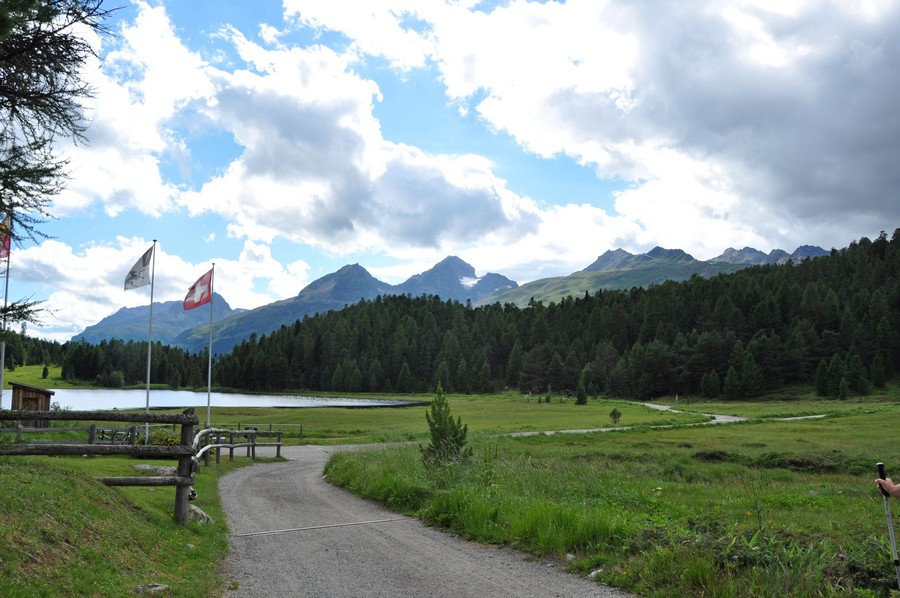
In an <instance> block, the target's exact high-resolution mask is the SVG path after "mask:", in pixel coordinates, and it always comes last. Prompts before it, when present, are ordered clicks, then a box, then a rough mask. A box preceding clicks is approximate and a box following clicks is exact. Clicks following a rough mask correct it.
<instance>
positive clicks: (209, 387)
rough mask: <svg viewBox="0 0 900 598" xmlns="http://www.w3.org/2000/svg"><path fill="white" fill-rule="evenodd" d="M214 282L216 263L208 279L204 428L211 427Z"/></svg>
mask: <svg viewBox="0 0 900 598" xmlns="http://www.w3.org/2000/svg"><path fill="white" fill-rule="evenodd" d="M215 281H216V263H215V262H213V265H212V275H211V276H210V277H209V366H208V367H207V371H206V427H207V428H209V427H211V426H210V424H209V412H210V404H211V400H210V397H211V396H212V339H213V301H214V300H215V295H213V287H214V286H215V283H216V282H215Z"/></svg>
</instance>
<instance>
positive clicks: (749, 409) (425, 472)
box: [0, 368, 900, 597]
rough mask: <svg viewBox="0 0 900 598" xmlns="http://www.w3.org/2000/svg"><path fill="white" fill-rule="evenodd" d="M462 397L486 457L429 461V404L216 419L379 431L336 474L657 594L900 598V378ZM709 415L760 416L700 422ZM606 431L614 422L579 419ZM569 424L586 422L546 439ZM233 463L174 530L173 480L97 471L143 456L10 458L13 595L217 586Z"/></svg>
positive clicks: (460, 405) (295, 430) (325, 436)
mask: <svg viewBox="0 0 900 598" xmlns="http://www.w3.org/2000/svg"><path fill="white" fill-rule="evenodd" d="M38 372H39V370H38ZM25 373H27V368H17V370H16V372H14V373H12V374H8V375H7V380H10V379H13V380H16V381H21V382H23V383H26V384H33V385H36V386H45V387H50V388H54V387H56V386H55V384H54V380H53V379H52V378H53V374H52V373H51V376H50V380H49V381H46V380H41V379H35V380H30V381H28V380H27V379H24V380H23V379H16V378H15V377H13V376H14V375H16V374H25ZM39 375H40V374H39V373H38V376H39ZM384 398H397V397H384ZM402 398H408V399H412V400H419V401H429V400H430V399H431V396H430V395H418V396H404V397H402ZM448 400H449V403H450V407H451V410H452V414H453V416H454V417H459V418H460V419H461V420H462V422H463V423H465V424H466V425H467V426H468V429H469V441H470V444H471V445H472V447H473V448H474V457H473V459H472V460H471V461H470V462H468V463H464V464H455V465H448V466H443V467H433V468H426V467H425V465H424V464H423V461H422V458H421V455H420V448H419V447H420V446H422V445H424V444H426V443H427V442H428V439H429V435H428V427H427V424H426V421H425V412H426V410H427V407H425V406H422V405H419V406H415V407H404V408H376V409H359V408H354V409H349V408H315V409H287V408H280V409H270V408H252V407H248V408H216V407H215V406H214V407H213V411H212V420H213V425H214V426H217V427H234V426H236V425H237V424H240V425H241V426H247V425H253V426H257V427H259V428H261V429H265V428H267V427H268V426H269V425H271V426H272V428H273V429H282V430H284V431H285V432H286V442H287V443H288V444H298V443H304V444H330V445H338V444H354V445H360V444H370V445H371V446H370V448H369V449H368V450H362V451H352V452H351V451H347V452H338V453H336V456H335V457H334V458H333V459H332V460H331V461H330V462H329V464H328V466H327V470H326V471H327V475H328V478H329V479H330V481H331V482H332V483H335V484H337V485H340V486H343V487H345V488H347V489H348V490H350V491H352V492H354V493H356V494H358V495H360V496H365V497H369V498H373V499H376V500H379V501H382V502H384V503H385V504H387V505H388V506H389V507H391V508H393V509H395V510H397V511H402V512H405V513H410V514H413V515H415V516H417V517H420V518H421V519H423V520H424V521H426V522H428V523H429V524H431V525H434V526H438V527H441V528H444V529H447V530H450V531H453V532H455V533H457V534H459V535H461V536H463V537H466V538H469V539H471V540H474V541H478V542H485V543H495V544H504V545H509V546H514V547H517V548H519V549H522V550H524V551H526V552H528V553H531V554H533V555H535V556H539V557H543V558H547V559H550V560H554V561H558V562H559V563H562V564H564V565H565V566H566V567H568V568H569V569H571V570H572V571H573V573H575V574H580V575H590V576H591V577H592V578H594V579H596V580H597V581H598V582H599V581H602V582H605V583H609V584H612V585H615V586H618V587H621V588H624V589H627V590H629V591H632V592H634V593H635V594H638V595H642V596H723V597H724V596H748V595H753V596H840V595H853V596H886V595H888V594H889V593H890V592H891V588H896V587H897V586H896V584H897V580H896V577H895V571H894V568H893V565H892V562H891V554H890V543H889V541H888V534H887V522H886V518H885V512H884V502H883V499H882V497H881V496H880V494H878V492H877V490H876V489H875V487H874V483H873V480H874V478H875V475H876V469H875V463H876V462H878V461H883V462H884V463H885V465H886V468H887V473H888V475H891V474H892V473H896V474H897V477H900V444H898V442H897V436H898V432H897V422H900V388H897V387H892V388H891V389H890V390H889V391H888V392H886V393H883V394H880V395H874V396H870V397H866V398H865V399H849V400H845V401H837V400H832V401H827V400H819V399H816V398H814V397H812V395H811V394H808V393H807V391H805V390H803V389H799V390H797V391H796V392H795V393H793V394H790V395H785V396H779V397H772V398H770V400H766V401H759V402H752V403H751V402H741V403H736V402H735V403H710V402H694V401H687V400H685V399H684V398H683V397H682V398H680V399H676V398H675V397H671V398H668V399H661V400H658V401H655V402H656V403H661V404H665V405H668V406H671V407H672V408H674V409H677V410H678V411H679V412H677V413H676V412H667V411H661V410H658V409H651V408H649V407H646V406H643V405H640V404H637V403H631V402H624V401H608V400H591V401H589V403H588V404H587V405H576V404H575V401H574V399H568V400H565V399H560V398H554V400H553V402H552V403H549V404H548V403H544V402H540V403H539V402H537V399H536V398H531V399H527V398H525V397H522V396H521V395H518V394H514V393H506V394H500V395H491V396H458V395H450V396H448ZM613 409H615V410H617V411H618V412H619V413H620V414H621V416H620V419H619V421H618V423H617V424H613V422H612V420H611V418H610V412H611V411H612V410H613ZM173 411H177V410H173ZM704 414H727V415H734V416H741V417H745V418H747V420H746V421H744V422H741V423H729V424H715V425H702V424H703V422H706V421H708V420H709V417H708V416H706V415H704ZM792 418H804V419H792ZM301 428H302V433H301ZM601 429H602V430H609V431H602V432H600V431H593V432H584V431H583V430H601ZM610 429H611V430H610ZM563 430H566V431H569V432H570V433H556V434H544V433H542V432H545V431H563ZM579 430H581V432H579ZM10 441H12V439H11V435H10V434H6V435H0V442H10ZM236 453H241V451H236ZM236 456H237V457H238V458H236V459H235V462H234V463H228V462H227V459H223V461H222V463H221V464H220V465H215V464H214V463H213V464H211V465H210V466H209V467H205V466H204V467H202V468H201V471H200V472H199V473H198V475H197V483H196V487H197V489H198V492H199V498H198V500H197V501H196V503H195V504H197V506H199V507H200V508H202V509H203V510H204V511H206V512H207V513H209V514H210V515H212V517H213V518H214V519H215V520H216V522H217V523H216V525H215V526H212V527H201V526H199V525H198V524H195V523H191V524H189V525H188V526H186V527H180V526H178V525H176V524H175V523H174V521H173V520H172V508H173V503H174V489H172V488H107V487H105V486H103V485H101V484H99V483H97V482H96V481H94V479H93V478H94V477H95V476H114V475H131V474H133V473H134V471H133V470H134V467H133V466H134V465H135V464H137V463H142V462H145V461H141V460H137V459H130V458H124V457H93V458H76V457H65V458H38V457H5V458H4V457H0V480H2V483H0V504H2V509H0V545H3V546H6V547H8V549H7V550H5V551H4V553H3V554H2V555H0V595H2V596H16V597H18V596H52V595H84V596H128V595H134V593H135V588H136V587H137V586H139V585H147V584H151V583H163V584H167V585H169V586H170V587H171V588H172V590H171V595H175V596H191V597H193V596H217V595H220V594H221V590H222V587H223V583H224V582H223V580H222V578H221V573H220V569H219V567H220V563H221V561H222V558H223V557H224V556H225V554H226V552H227V549H228V529H227V526H226V525H225V520H224V515H223V514H222V512H221V508H220V506H219V504H218V500H217V496H216V484H217V480H218V478H219V476H221V475H224V474H225V473H227V472H228V471H231V470H232V469H233V468H234V467H239V466H242V465H246V464H249V463H251V462H250V461H249V460H248V459H246V458H241V457H240V456H238V455H236ZM163 464H165V463H163ZM895 502H896V501H895V500H893V499H892V500H891V504H892V506H895ZM897 517H900V514H898V515H897ZM111 565H112V566H111Z"/></svg>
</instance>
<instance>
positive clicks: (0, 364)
mask: <svg viewBox="0 0 900 598" xmlns="http://www.w3.org/2000/svg"><path fill="white" fill-rule="evenodd" d="M8 229H9V230H6V231H3V232H5V233H6V235H8V236H9V243H10V247H12V218H10V219H9V227H8ZM4 246H5V241H4ZM11 253H12V250H11V249H10V250H7V252H6V284H5V287H6V288H5V289H4V291H3V338H2V339H0V409H3V375H4V374H5V373H6V308H7V307H8V306H9V303H8V301H9V256H10V254H11ZM10 408H12V403H10Z"/></svg>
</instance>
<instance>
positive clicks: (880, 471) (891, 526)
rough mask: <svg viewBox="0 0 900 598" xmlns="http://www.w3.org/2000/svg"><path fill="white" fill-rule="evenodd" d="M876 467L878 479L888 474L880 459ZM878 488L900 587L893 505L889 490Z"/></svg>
mask: <svg viewBox="0 0 900 598" xmlns="http://www.w3.org/2000/svg"><path fill="white" fill-rule="evenodd" d="M875 467H877V468H878V479H879V480H883V479H884V478H885V477H886V476H885V475H884V463H882V462H881V461H879V462H878V463H876V464H875ZM878 488H879V489H880V490H881V496H882V497H884V513H885V515H887V524H888V536H889V537H890V539H891V556H892V557H893V558H894V569H895V570H896V571H897V587H898V588H900V559H898V558H897V541H896V540H895V539H894V522H893V521H892V520H891V505H890V503H888V496H890V495H889V494H888V493H887V490H885V489H884V488H882V486H881V484H879V485H878Z"/></svg>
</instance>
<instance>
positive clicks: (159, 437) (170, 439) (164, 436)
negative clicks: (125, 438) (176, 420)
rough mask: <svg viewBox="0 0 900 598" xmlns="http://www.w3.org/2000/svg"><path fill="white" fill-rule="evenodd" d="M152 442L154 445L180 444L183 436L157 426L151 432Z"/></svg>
mask: <svg viewBox="0 0 900 598" xmlns="http://www.w3.org/2000/svg"><path fill="white" fill-rule="evenodd" d="M150 444H151V445H153V446H178V445H179V444H181V437H180V436H178V435H177V434H176V433H175V432H172V431H171V430H167V429H166V428H157V429H156V430H153V431H152V432H150Z"/></svg>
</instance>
